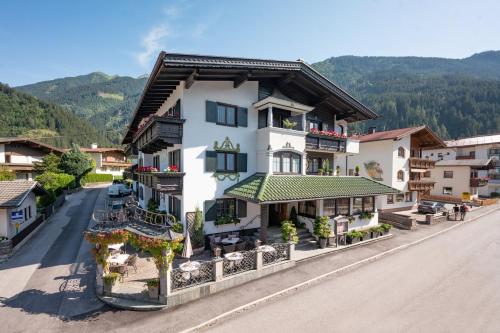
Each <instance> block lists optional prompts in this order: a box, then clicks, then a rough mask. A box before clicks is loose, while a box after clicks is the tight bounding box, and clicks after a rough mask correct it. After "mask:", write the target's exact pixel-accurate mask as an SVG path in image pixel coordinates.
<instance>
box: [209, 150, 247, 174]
mask: <svg viewBox="0 0 500 333" xmlns="http://www.w3.org/2000/svg"><path fill="white" fill-rule="evenodd" d="M237 158H238V161H237V162H236V167H237V168H238V170H237V171H238V172H247V154H246V153H238V154H237ZM216 162H217V161H216Z"/></svg>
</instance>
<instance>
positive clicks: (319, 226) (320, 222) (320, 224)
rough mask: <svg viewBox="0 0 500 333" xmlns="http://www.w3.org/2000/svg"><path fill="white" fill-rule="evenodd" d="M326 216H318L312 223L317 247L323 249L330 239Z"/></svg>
mask: <svg viewBox="0 0 500 333" xmlns="http://www.w3.org/2000/svg"><path fill="white" fill-rule="evenodd" d="M328 222H329V218H328V216H321V217H320V216H318V217H316V220H315V221H314V230H313V234H314V235H315V236H317V237H318V238H319V247H320V248H322V249H324V248H325V247H326V244H327V241H328V237H330V233H331V230H330V225H329V223H328Z"/></svg>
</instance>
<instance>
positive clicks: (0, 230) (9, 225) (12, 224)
mask: <svg viewBox="0 0 500 333" xmlns="http://www.w3.org/2000/svg"><path fill="white" fill-rule="evenodd" d="M27 207H31V218H29V217H28V216H25V217H24V218H25V219H24V220H22V221H11V219H10V215H11V212H15V211H20V210H22V211H23V212H24V208H27ZM27 214H28V210H27ZM35 220H36V198H35V194H34V193H33V192H31V193H30V194H28V196H27V197H26V199H25V200H24V201H23V202H22V204H21V206H19V207H17V208H12V209H0V236H7V237H9V238H12V237H13V236H15V235H16V223H19V231H21V230H23V229H24V228H26V227H27V226H28V225H30V224H31V223H33V222H34V221H35Z"/></svg>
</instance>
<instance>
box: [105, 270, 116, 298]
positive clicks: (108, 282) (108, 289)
mask: <svg viewBox="0 0 500 333" xmlns="http://www.w3.org/2000/svg"><path fill="white" fill-rule="evenodd" d="M119 278H120V274H118V273H108V274H106V275H104V276H103V277H102V280H103V282H104V294H105V295H111V293H112V292H113V286H114V285H115V284H116V281H117V280H118V279H119Z"/></svg>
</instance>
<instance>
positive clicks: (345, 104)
mask: <svg viewBox="0 0 500 333" xmlns="http://www.w3.org/2000/svg"><path fill="white" fill-rule="evenodd" d="M247 80H250V81H259V82H265V83H266V84H271V85H273V86H277V87H279V90H280V91H281V92H282V93H284V94H285V95H288V96H289V97H291V98H293V99H294V100H295V101H297V102H299V103H302V104H306V105H311V106H321V107H324V108H329V109H332V110H335V111H336V113H337V114H338V117H337V119H347V120H351V121H357V120H368V119H374V118H377V117H378V115H377V114H376V113H375V112H373V111H372V110H370V109H369V108H367V107H366V106H364V105H363V104H362V103H360V102H359V101H357V100H356V99H355V98H354V97H352V96H351V95H349V94H348V93H346V92H345V91H344V90H342V89H341V88H339V87H338V86H337V85H336V84H334V83H333V82H331V81H330V80H328V79H327V78H325V77H324V76H323V75H321V74H320V73H318V72H317V71H316V70H315V69H313V68H312V67H311V66H309V65H308V64H306V63H305V62H304V61H301V60H298V61H278V60H265V59H248V58H233V57H219V56H203V55H189V54H174V53H165V52H161V53H160V55H159V56H158V59H157V60H156V63H155V65H154V67H153V71H152V72H151V75H150V76H149V79H148V82H147V84H146V87H145V88H144V92H143V94H142V96H141V98H140V100H139V103H138V105H137V107H136V109H135V111H134V113H133V115H132V118H131V120H130V123H129V127H128V129H127V133H126V134H125V137H124V139H123V143H124V144H128V143H130V142H131V141H132V137H133V135H134V134H135V132H136V131H137V126H138V125H139V123H140V121H141V119H143V118H144V117H147V116H148V115H150V114H152V113H155V112H156V111H157V110H158V108H159V107H160V106H161V105H162V104H163V102H164V101H165V100H166V99H167V98H168V97H169V96H170V94H171V93H172V92H173V91H174V90H175V89H176V87H177V86H178V85H179V84H180V82H181V81H185V82H186V84H187V86H190V85H191V84H192V82H194V81H233V82H234V86H235V87H237V86H239V85H240V84H241V83H243V82H245V81H247Z"/></svg>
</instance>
